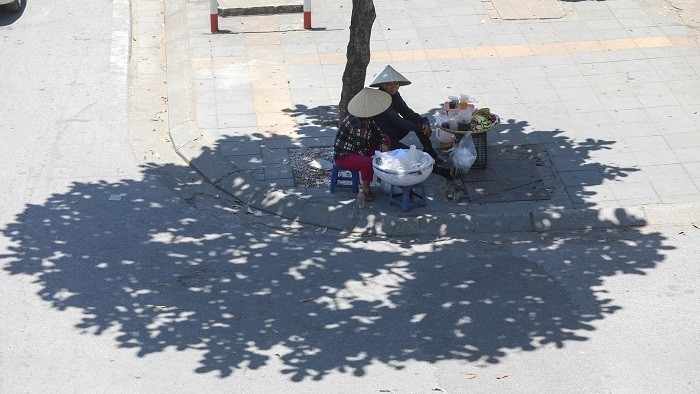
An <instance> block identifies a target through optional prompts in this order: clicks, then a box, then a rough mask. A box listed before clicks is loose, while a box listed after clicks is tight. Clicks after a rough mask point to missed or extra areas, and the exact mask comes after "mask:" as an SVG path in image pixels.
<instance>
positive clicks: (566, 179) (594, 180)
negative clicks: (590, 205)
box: [559, 168, 603, 187]
mask: <svg viewBox="0 0 700 394" xmlns="http://www.w3.org/2000/svg"><path fill="white" fill-rule="evenodd" d="M559 176H560V178H561V180H562V182H563V183H564V186H566V187H569V186H583V185H599V184H601V183H603V175H602V174H601V173H600V172H599V171H598V169H597V168H595V169H590V170H582V171H566V172H562V173H560V174H559Z"/></svg>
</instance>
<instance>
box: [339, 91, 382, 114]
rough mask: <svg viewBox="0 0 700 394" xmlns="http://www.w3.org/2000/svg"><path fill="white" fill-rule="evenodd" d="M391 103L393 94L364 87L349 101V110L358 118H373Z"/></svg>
mask: <svg viewBox="0 0 700 394" xmlns="http://www.w3.org/2000/svg"><path fill="white" fill-rule="evenodd" d="M390 105H391V96H390V95H389V93H387V92H383V91H381V90H377V89H372V88H363V89H362V90H360V92H359V93H357V94H356V95H355V97H353V98H352V99H351V100H350V102H349V103H348V112H350V113H351V114H352V115H354V116H357V117H358V118H371V117H372V116H375V115H379V114H381V113H382V112H384V111H386V109H387V108H389V106H390Z"/></svg>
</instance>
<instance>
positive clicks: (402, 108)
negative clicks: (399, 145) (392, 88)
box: [374, 89, 430, 137]
mask: <svg viewBox="0 0 700 394" xmlns="http://www.w3.org/2000/svg"><path fill="white" fill-rule="evenodd" d="M380 90H381V89H380ZM374 123H375V124H376V125H377V127H379V129H380V130H381V131H382V133H384V134H388V135H389V136H390V137H391V136H395V135H396V134H397V132H398V131H399V130H404V131H420V130H421V129H422V128H423V125H429V124H430V121H429V120H428V118H425V117H421V116H420V115H418V114H417V113H416V112H415V111H413V110H412V109H411V108H409V106H408V105H407V104H406V102H405V101H404V100H403V98H402V97H401V95H400V94H399V92H396V94H393V95H392V96H391V105H390V106H389V108H387V110H386V111H384V112H382V113H381V114H379V115H377V116H375V117H374Z"/></svg>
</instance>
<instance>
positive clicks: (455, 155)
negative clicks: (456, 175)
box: [450, 134, 476, 174]
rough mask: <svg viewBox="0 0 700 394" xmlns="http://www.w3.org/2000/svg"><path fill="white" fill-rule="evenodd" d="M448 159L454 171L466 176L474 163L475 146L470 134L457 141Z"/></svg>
mask: <svg viewBox="0 0 700 394" xmlns="http://www.w3.org/2000/svg"><path fill="white" fill-rule="evenodd" d="M450 159H452V163H453V164H454V166H455V169H456V170H457V171H459V172H461V173H463V174H466V173H467V172H468V171H469V169H470V168H472V165H473V164H474V162H475V161H476V146H475V145H474V140H473V139H472V136H471V134H470V135H467V136H465V137H462V139H461V140H460V141H459V145H458V146H457V147H456V148H452V149H451V150H450Z"/></svg>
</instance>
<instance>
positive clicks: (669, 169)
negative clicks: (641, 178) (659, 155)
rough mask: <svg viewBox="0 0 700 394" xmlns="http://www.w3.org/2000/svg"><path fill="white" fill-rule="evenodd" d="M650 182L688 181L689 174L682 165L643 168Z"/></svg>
mask: <svg viewBox="0 0 700 394" xmlns="http://www.w3.org/2000/svg"><path fill="white" fill-rule="evenodd" d="M641 169H642V171H644V174H645V175H646V177H647V178H648V179H649V180H650V181H662V180H676V179H688V178H689V176H688V173H687V172H686V171H685V168H684V166H683V165H681V164H661V165H657V166H644V167H642V168H641Z"/></svg>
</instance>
